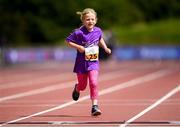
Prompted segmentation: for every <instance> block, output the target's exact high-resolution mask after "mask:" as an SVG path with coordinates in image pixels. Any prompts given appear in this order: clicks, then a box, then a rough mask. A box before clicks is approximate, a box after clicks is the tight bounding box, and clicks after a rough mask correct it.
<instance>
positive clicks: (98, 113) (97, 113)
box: [91, 111, 102, 116]
mask: <svg viewBox="0 0 180 127" xmlns="http://www.w3.org/2000/svg"><path fill="white" fill-rule="evenodd" d="M101 114H102V113H101V112H100V111H97V112H94V113H92V114H91V115H92V116H99V115H101Z"/></svg>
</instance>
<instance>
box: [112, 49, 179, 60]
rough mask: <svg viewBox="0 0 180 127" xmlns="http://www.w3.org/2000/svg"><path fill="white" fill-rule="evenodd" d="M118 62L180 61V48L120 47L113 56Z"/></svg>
mask: <svg viewBox="0 0 180 127" xmlns="http://www.w3.org/2000/svg"><path fill="white" fill-rule="evenodd" d="M113 56H114V58H115V59H118V60H133V59H141V60H175V59H180V47H176V46H140V47H119V48H116V49H115V51H114V54H113Z"/></svg>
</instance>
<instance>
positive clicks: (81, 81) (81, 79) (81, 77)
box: [76, 73, 88, 92]
mask: <svg viewBox="0 0 180 127" xmlns="http://www.w3.org/2000/svg"><path fill="white" fill-rule="evenodd" d="M87 77H88V74H87V73H85V74H77V79H78V84H77V87H76V90H77V91H78V92H79V91H83V90H85V89H86V86H87Z"/></svg>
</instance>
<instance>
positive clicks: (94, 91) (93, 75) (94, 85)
mask: <svg viewBox="0 0 180 127" xmlns="http://www.w3.org/2000/svg"><path fill="white" fill-rule="evenodd" d="M88 76H89V87H90V97H91V100H92V105H97V103H98V102H97V98H98V71H97V70H92V71H89V73H88Z"/></svg>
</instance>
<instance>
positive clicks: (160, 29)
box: [113, 19, 180, 45]
mask: <svg viewBox="0 0 180 127" xmlns="http://www.w3.org/2000/svg"><path fill="white" fill-rule="evenodd" d="M113 31H114V33H115V34H116V36H117V38H118V40H119V43H120V44H122V45H142V44H143V45H144V44H145V45H179V44H180V19H168V20H162V21H157V22H151V23H149V24H145V23H139V24H135V25H132V26H121V27H113Z"/></svg>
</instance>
